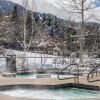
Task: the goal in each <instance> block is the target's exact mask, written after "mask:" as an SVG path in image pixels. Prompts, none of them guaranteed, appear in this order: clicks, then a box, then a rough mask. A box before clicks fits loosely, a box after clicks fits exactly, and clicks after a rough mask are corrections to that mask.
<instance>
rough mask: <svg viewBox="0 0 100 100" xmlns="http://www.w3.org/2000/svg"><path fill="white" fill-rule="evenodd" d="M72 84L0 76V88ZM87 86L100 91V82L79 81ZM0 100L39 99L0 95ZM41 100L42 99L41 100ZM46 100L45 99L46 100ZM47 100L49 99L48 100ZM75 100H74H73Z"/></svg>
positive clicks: (94, 99) (97, 99)
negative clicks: (19, 85) (18, 85)
mask: <svg viewBox="0 0 100 100" xmlns="http://www.w3.org/2000/svg"><path fill="white" fill-rule="evenodd" d="M69 83H74V80H73V79H68V80H58V79H55V78H53V79H50V78H40V79H25V78H24V79H23V78H6V77H3V76H1V75H0V86H5V85H17V84H24V85H44V86H45V85H51V86H53V85H61V84H69ZM79 84H83V85H87V86H94V87H98V88H99V89H100V82H93V83H89V82H87V80H86V79H85V78H84V79H80V83H79ZM0 99H1V100H40V99H30V98H19V97H11V96H8V95H3V94H1V93H0ZM41 100H42V99H41ZM46 100H47V99H46ZM48 100H49V99H48ZM74 100H75V99H74ZM77 100H78V99H77ZM79 100H100V98H93V99H91V98H90V99H86V98H84V99H79Z"/></svg>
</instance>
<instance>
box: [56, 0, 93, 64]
mask: <svg viewBox="0 0 100 100" xmlns="http://www.w3.org/2000/svg"><path fill="white" fill-rule="evenodd" d="M92 1H93V0H58V4H59V5H60V6H61V7H62V8H63V10H65V11H66V12H67V13H68V15H72V16H71V17H72V19H75V21H79V22H81V27H80V35H79V44H80V63H83V59H82V56H83V52H84V34H85V28H84V25H85V22H86V21H87V20H89V19H90V18H92V16H93V15H92V14H91V15H90V14H89V10H91V9H94V8H95V6H94V4H93V2H92ZM87 15H89V16H87ZM72 19H71V20H72Z"/></svg>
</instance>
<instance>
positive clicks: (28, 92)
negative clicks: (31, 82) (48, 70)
mask: <svg viewBox="0 0 100 100" xmlns="http://www.w3.org/2000/svg"><path fill="white" fill-rule="evenodd" d="M0 93H3V94H6V95H10V96H14V97H26V98H38V99H40V98H41V99H50V100H71V99H80V98H100V91H93V90H86V89H79V88H70V87H68V88H60V89H34V88H31V89H30V88H25V89H24V88H14V89H9V90H3V91H1V92H0Z"/></svg>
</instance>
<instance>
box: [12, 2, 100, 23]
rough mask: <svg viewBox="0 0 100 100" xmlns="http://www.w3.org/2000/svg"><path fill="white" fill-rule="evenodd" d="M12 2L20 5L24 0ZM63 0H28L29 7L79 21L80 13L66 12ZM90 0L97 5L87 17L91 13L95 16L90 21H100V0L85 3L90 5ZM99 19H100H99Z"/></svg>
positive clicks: (87, 14)
mask: <svg viewBox="0 0 100 100" xmlns="http://www.w3.org/2000/svg"><path fill="white" fill-rule="evenodd" d="M10 1H12V2H15V3H18V4H20V5H23V4H22V1H23V0H10ZM59 1H61V0H28V2H29V6H28V9H31V10H32V9H33V8H34V10H35V11H36V12H41V13H50V14H53V15H56V16H57V17H59V18H62V19H68V18H69V17H71V18H72V19H73V20H76V21H79V20H80V19H81V18H80V17H79V15H76V14H75V15H73V14H70V16H69V15H68V13H66V11H65V10H64V9H63V8H62V7H61V6H60V4H59V3H58V2H59ZM62 1H63V0H62ZM68 1H69V2H70V1H71V0H67V2H68ZM90 2H92V3H93V5H92V6H96V8H95V9H91V10H89V11H87V12H85V14H86V15H85V17H86V19H87V18H88V17H90V16H91V15H92V16H93V17H92V18H91V19H89V20H88V21H90V22H92V21H94V22H98V23H99V21H100V19H99V18H100V14H99V13H100V1H99V0H87V2H86V3H85V5H88V4H89V3H90ZM68 9H69V10H70V8H68ZM98 20H99V21H98Z"/></svg>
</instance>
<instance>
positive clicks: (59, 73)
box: [58, 63, 79, 82]
mask: <svg viewBox="0 0 100 100" xmlns="http://www.w3.org/2000/svg"><path fill="white" fill-rule="evenodd" d="M72 65H75V66H76V68H77V76H76V78H77V82H79V66H78V64H76V63H74V64H70V65H68V66H67V67H65V68H64V69H62V70H61V71H60V72H58V79H59V80H66V79H71V78H72V77H67V78H60V75H61V73H63V71H64V70H66V69H67V68H69V67H70V66H72ZM70 70H71V69H70ZM73 78H75V77H73Z"/></svg>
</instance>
